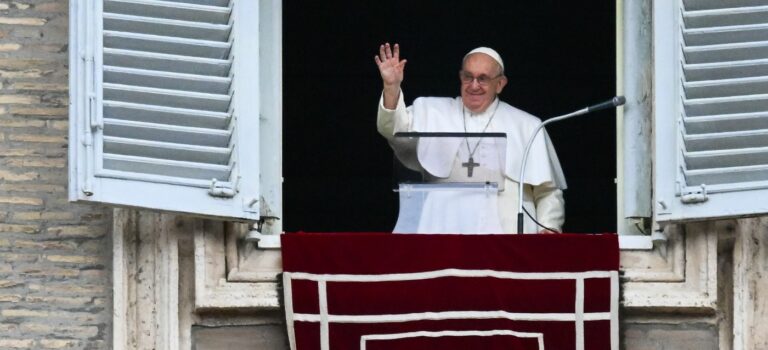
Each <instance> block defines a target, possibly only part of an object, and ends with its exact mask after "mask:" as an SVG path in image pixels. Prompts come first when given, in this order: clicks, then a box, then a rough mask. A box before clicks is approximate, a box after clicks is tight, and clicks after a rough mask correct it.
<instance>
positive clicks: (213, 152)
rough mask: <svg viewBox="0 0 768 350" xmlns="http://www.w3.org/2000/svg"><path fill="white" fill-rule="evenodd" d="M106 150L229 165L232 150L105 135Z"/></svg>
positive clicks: (113, 152) (115, 152)
mask: <svg viewBox="0 0 768 350" xmlns="http://www.w3.org/2000/svg"><path fill="white" fill-rule="evenodd" d="M104 152H105V153H110V154H121V155H128V156H138V157H146V158H157V159H168V160H177V161H185V162H195V163H206V164H217V165H227V164H228V163H229V158H230V153H231V150H230V149H229V148H222V147H206V146H198V145H183V144H178V143H169V142H157V141H147V140H138V139H127V138H122V137H112V136H105V137H104Z"/></svg>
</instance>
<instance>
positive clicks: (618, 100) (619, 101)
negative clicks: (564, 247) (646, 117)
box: [517, 96, 627, 233]
mask: <svg viewBox="0 0 768 350" xmlns="http://www.w3.org/2000/svg"><path fill="white" fill-rule="evenodd" d="M626 101H627V100H626V99H625V98H624V96H615V97H613V98H612V99H610V100H608V101H605V102H600V103H598V104H594V105H591V106H589V107H585V108H582V109H580V110H578V111H575V112H571V113H568V114H564V115H561V116H557V117H554V118H549V119H547V120H545V121H544V122H542V123H541V124H539V126H538V127H537V128H536V130H534V131H533V135H531V138H530V139H529V140H528V143H527V144H526V145H525V151H523V161H522V163H521V164H520V176H519V177H518V178H517V180H518V181H519V183H518V184H517V185H518V186H517V196H518V198H517V233H523V218H524V217H523V184H524V183H525V181H524V176H525V163H526V161H527V160H528V153H529V152H530V151H531V146H532V145H533V141H534V140H535V139H536V135H537V134H538V133H539V131H540V130H541V129H543V128H544V127H545V126H547V125H548V124H552V123H555V122H559V121H561V120H564V119H568V118H571V117H575V116H579V115H583V114H587V113H591V112H595V111H599V110H603V109H608V108H615V107H618V106H621V105H623V104H624V103H625V102H626Z"/></svg>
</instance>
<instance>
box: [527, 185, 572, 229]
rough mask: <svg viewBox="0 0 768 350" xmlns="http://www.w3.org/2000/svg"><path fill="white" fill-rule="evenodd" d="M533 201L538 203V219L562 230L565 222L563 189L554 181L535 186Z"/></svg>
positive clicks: (547, 225) (545, 224) (544, 223)
mask: <svg viewBox="0 0 768 350" xmlns="http://www.w3.org/2000/svg"><path fill="white" fill-rule="evenodd" d="M533 202H534V203H535V205H536V220H537V221H538V222H540V223H541V224H542V225H544V226H546V227H549V228H551V229H554V230H557V231H562V227H563V223H564V222H565V200H564V199H563V191H561V190H560V189H559V188H557V187H556V186H555V184H553V183H552V182H545V183H543V184H541V185H538V186H533Z"/></svg>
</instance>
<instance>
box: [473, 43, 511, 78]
mask: <svg viewBox="0 0 768 350" xmlns="http://www.w3.org/2000/svg"><path fill="white" fill-rule="evenodd" d="M473 53H484V54H486V55H488V56H491V58H493V60H494V61H496V63H498V64H499V66H501V71H502V72H503V71H504V61H502V60H501V56H500V55H499V53H498V52H496V50H494V49H492V48H490V47H484V46H481V47H478V48H476V49H474V50H472V51H470V52H468V53H467V54H466V55H464V59H465V60H466V59H467V56H469V55H471V54H473Z"/></svg>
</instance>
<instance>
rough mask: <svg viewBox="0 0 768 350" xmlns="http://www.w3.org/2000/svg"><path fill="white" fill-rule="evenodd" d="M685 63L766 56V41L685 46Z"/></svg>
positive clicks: (752, 58)
mask: <svg viewBox="0 0 768 350" xmlns="http://www.w3.org/2000/svg"><path fill="white" fill-rule="evenodd" d="M683 54H684V55H685V61H686V63H712V62H725V61H744V60H757V59H764V58H766V57H768V41H756V42H748V43H736V44H718V45H702V46H692V47H685V48H684V49H683Z"/></svg>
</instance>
